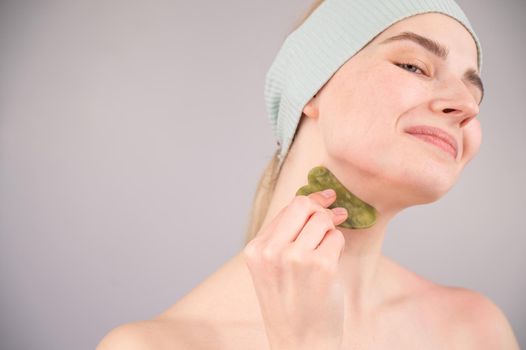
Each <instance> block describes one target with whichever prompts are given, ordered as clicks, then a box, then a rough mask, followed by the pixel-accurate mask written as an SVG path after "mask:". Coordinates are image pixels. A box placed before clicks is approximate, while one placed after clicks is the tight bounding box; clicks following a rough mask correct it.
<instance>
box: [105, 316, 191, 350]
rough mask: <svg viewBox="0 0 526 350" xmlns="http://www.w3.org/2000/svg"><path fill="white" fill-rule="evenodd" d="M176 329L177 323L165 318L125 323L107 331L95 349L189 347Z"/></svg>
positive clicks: (177, 328)
mask: <svg viewBox="0 0 526 350" xmlns="http://www.w3.org/2000/svg"><path fill="white" fill-rule="evenodd" d="M178 331H179V327H178V326H177V323H176V322H173V321H167V320H147V321H137V322H131V323H126V324H123V325H120V326H118V327H116V328H114V329H112V330H111V331H110V332H108V334H106V335H105V336H104V338H102V340H101V341H100V343H99V344H98V345H97V348H96V350H153V349H155V350H162V349H173V350H179V349H181V350H183V349H190V348H189V347H188V346H187V345H186V344H185V342H184V338H182V337H179V335H181V334H180V332H178Z"/></svg>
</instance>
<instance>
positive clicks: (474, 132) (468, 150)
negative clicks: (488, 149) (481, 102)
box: [462, 118, 482, 162]
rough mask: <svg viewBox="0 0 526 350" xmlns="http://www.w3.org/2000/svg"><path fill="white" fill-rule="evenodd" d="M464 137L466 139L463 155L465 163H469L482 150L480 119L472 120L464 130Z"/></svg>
mask: <svg viewBox="0 0 526 350" xmlns="http://www.w3.org/2000/svg"><path fill="white" fill-rule="evenodd" d="M462 137H463V139H464V144H463V147H464V148H463V155H462V157H463V158H464V159H465V162H469V161H470V160H471V159H473V157H475V155H477V153H478V152H479V150H480V145H481V143H482V127H481V125H480V121H479V120H478V119H476V118H475V119H473V120H471V121H470V122H469V123H468V124H467V125H466V126H465V127H464V129H463V132H462Z"/></svg>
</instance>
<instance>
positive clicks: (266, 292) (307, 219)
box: [243, 190, 347, 350]
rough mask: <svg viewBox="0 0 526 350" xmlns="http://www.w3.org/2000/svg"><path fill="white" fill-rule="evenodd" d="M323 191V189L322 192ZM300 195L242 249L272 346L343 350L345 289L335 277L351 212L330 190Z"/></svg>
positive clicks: (281, 349) (278, 347)
mask: <svg viewBox="0 0 526 350" xmlns="http://www.w3.org/2000/svg"><path fill="white" fill-rule="evenodd" d="M324 192H325V191H324ZM329 192H330V193H329V194H331V193H332V195H330V196H329V197H326V196H324V195H323V194H322V192H314V193H311V194H310V195H308V196H301V195H300V196H296V197H294V199H293V200H292V201H291V203H290V204H289V205H287V206H286V207H285V208H283V209H282V210H281V211H280V212H279V213H278V215H277V216H276V217H275V218H274V219H273V221H271V222H270V223H269V224H268V225H267V226H265V227H263V228H261V230H260V231H259V232H258V234H257V236H256V237H255V238H254V239H253V240H252V241H250V242H249V243H248V244H247V245H246V246H245V248H244V250H243V257H244V259H245V262H246V264H247V266H248V269H249V271H250V274H251V276H252V280H253V282H254V286H255V289H256V294H257V297H258V300H259V305H260V308H261V312H262V316H263V320H264V323H265V329H266V332H267V336H268V339H269V344H270V347H271V349H273V350H284V349H286V350H292V349H316V350H322V349H323V350H325V349H330V350H332V349H334V350H336V349H340V346H341V342H342V338H343V318H344V314H343V309H344V304H343V293H342V288H341V285H340V284H339V281H338V279H337V278H336V276H337V271H338V261H339V258H340V254H341V251H342V249H343V247H344V244H345V240H344V237H343V234H342V232H341V231H339V230H337V229H335V226H336V225H339V224H340V223H342V222H343V221H345V219H346V218H347V211H346V210H345V209H343V212H341V211H340V212H338V209H340V208H334V209H332V210H331V209H327V207H328V206H329V205H330V204H331V203H333V202H334V200H335V199H336V195H335V193H334V191H333V190H329Z"/></svg>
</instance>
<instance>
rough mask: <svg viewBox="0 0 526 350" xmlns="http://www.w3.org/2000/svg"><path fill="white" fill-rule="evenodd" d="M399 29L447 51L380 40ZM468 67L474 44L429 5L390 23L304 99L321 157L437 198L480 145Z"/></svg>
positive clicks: (473, 61)
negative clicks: (433, 135)
mask: <svg viewBox="0 0 526 350" xmlns="http://www.w3.org/2000/svg"><path fill="white" fill-rule="evenodd" d="M404 32H412V33H415V34H417V35H420V36H423V37H426V38H428V39H431V40H433V41H434V42H436V43H439V44H440V45H441V46H444V47H446V48H447V58H440V57H437V55H435V54H434V53H432V52H430V51H429V50H427V49H426V48H424V47H423V46H421V45H420V44H418V43H416V42H415V41H413V40H408V39H404V40H390V41H388V42H385V43H382V42H384V41H385V40H386V39H388V38H391V37H394V36H398V35H399V34H401V33H404ZM469 69H474V70H475V72H478V69H477V48H476V45H475V42H474V40H473V38H472V37H471V35H470V34H469V32H468V31H467V30H466V29H465V28H464V27H463V26H462V25H461V24H460V23H459V22H457V21H456V20H454V19H452V18H450V17H448V16H446V15H443V14H438V13H428V14H422V15H417V16H413V17H410V18H407V19H404V20H402V21H400V22H397V23H395V24H394V25H393V26H391V27H389V28H388V29H387V30H385V31H384V32H382V33H381V34H380V35H379V36H378V37H376V38H375V39H374V40H373V41H372V42H371V43H369V45H367V46H366V47H365V48H364V49H363V50H361V51H360V52H359V53H357V54H356V55H355V56H353V58H352V59H350V60H349V61H347V62H346V63H345V64H344V65H343V66H342V67H340V69H339V70H338V71H337V72H336V73H335V75H334V76H333V77H332V78H331V79H330V80H329V81H328V82H327V84H326V85H325V86H324V87H323V88H322V89H321V90H320V92H319V93H318V95H317V97H316V99H317V101H316V102H313V101H312V100H311V102H310V103H316V104H317V109H318V111H319V120H318V122H319V127H320V132H321V134H322V135H321V137H322V139H323V142H324V144H325V147H326V154H327V157H328V158H329V159H328V160H327V163H328V164H333V165H336V166H337V167H338V168H340V170H339V171H340V172H343V173H344V172H345V170H346V169H349V168H350V167H355V168H357V169H359V170H361V171H362V172H364V173H365V174H369V175H370V176H375V177H379V176H380V177H385V178H386V180H388V183H390V184H395V185H400V186H411V187H413V189H414V190H415V189H420V190H423V191H425V195H424V197H421V198H423V202H427V201H433V200H436V199H437V198H439V197H440V196H442V195H443V194H444V193H445V192H447V191H448V190H449V189H450V188H451V187H452V186H453V184H454V183H455V181H456V179H457V177H458V175H459V174H460V172H461V171H462V169H463V168H464V166H465V165H466V164H467V163H468V162H469V161H470V160H471V159H472V158H473V157H474V156H475V154H476V153H477V152H478V150H479V148H480V143H481V138H482V133H481V128H480V123H479V121H478V120H477V119H476V116H477V114H478V113H479V103H480V100H481V97H482V93H481V91H480V90H479V88H478V87H477V84H476V83H473V81H474V80H476V78H471V79H469V80H468V79H466V78H464V73H465V72H466V71H467V70H469ZM419 125H424V126H430V127H435V128H439V129H441V130H443V131H445V132H447V133H448V134H449V135H451V136H452V137H453V139H454V140H455V141H456V143H457V150H456V152H454V151H452V150H451V149H450V150H449V151H446V150H444V149H442V148H440V147H437V146H435V145H434V144H432V143H429V142H426V141H424V139H422V138H420V137H415V136H413V135H411V134H409V133H408V132H406V129H407V128H409V127H414V126H419ZM452 152H453V153H456V155H454V154H452ZM421 194H423V193H421Z"/></svg>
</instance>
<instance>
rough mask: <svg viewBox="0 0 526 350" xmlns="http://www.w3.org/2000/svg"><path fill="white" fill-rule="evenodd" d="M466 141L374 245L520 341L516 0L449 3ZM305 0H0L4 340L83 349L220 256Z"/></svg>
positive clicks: (521, 162) (234, 242)
mask: <svg viewBox="0 0 526 350" xmlns="http://www.w3.org/2000/svg"><path fill="white" fill-rule="evenodd" d="M459 4H460V5H461V6H462V7H463V9H464V10H465V11H466V13H467V14H468V16H469V18H470V20H471V22H472V24H473V26H474V27H475V29H476V31H477V33H478V35H479V36H480V38H481V40H482V44H483V47H484V67H483V71H482V77H483V80H484V81H485V85H486V89H487V92H486V97H485V100H484V102H483V104H482V108H481V113H480V117H479V118H480V120H481V123H482V127H483V131H484V138H483V144H482V148H481V151H480V153H479V155H478V157H477V158H476V159H475V160H474V161H473V162H472V163H471V164H469V165H468V167H467V168H466V169H465V171H464V173H463V174H462V176H461V178H460V180H459V182H458V183H457V185H456V186H455V187H454V188H453V189H452V190H451V191H450V192H449V193H448V194H447V195H446V196H445V197H444V198H443V199H442V200H440V201H438V202H437V203H434V204H432V205H426V206H418V207H413V208H410V209H408V210H407V211H405V212H403V213H402V214H401V215H400V216H399V217H397V218H396V220H394V222H393V223H392V224H391V226H390V228H389V232H388V234H387V240H386V242H385V253H386V255H388V256H390V257H392V258H394V259H395V260H396V261H398V262H400V263H401V264H402V265H404V266H406V267H408V268H409V269H410V270H413V271H415V272H417V273H419V274H422V275H424V276H426V277H427V278H429V279H432V280H434V281H436V282H438V283H443V284H447V285H455V286H462V287H466V288H470V289H474V290H477V291H479V292H481V293H483V294H485V295H487V296H488V297H490V298H491V299H492V300H493V301H494V302H495V303H496V304H497V305H499V306H500V307H501V308H502V309H503V310H504V312H505V313H506V315H507V316H508V318H509V319H510V321H511V323H512V326H513V328H514V330H515V332H516V334H517V337H518V338H519V341H520V342H521V344H522V345H523V346H525V345H526V332H525V331H526V297H525V295H526V251H525V246H526V230H525V228H524V227H525V223H524V221H523V220H524V218H525V217H526V214H525V212H524V209H525V205H524V201H525V198H526V184H525V179H526V164H525V160H526V159H525V156H524V149H525V148H526V137H525V134H526V115H525V112H524V103H525V101H526V93H525V88H524V82H525V81H526V73H525V72H526V69H525V68H524V56H525V54H526V49H525V45H524V37H525V33H526V24H525V22H524V18H525V16H526V2H525V1H523V0H505V1H494V0H459ZM309 5H310V1H303V0H294V1H291V0H289V1H283V0H265V1H247V0H229V1H211V0H208V1H203V0H200V1H197V0H192V1H168V0H164V1H163V0H154V1H152V0H149V1H139V0H132V1H130V0H126V1H124V0H95V1H71V0H40V1H37V0H33V1H25V0H9V1H6V0H4V1H1V2H0V348H1V349H2V350H19V349H20V350H21V349H24V350H25V349H40V350H47V349H49V350H66V349H67V350H71V349H93V348H94V347H95V345H96V344H97V342H98V341H99V340H100V339H101V338H102V337H103V335H104V334H105V333H106V332H107V331H109V330H110V329H111V328H113V327H115V326H117V325H119V324H122V323H125V322H130V321H134V320H141V319H148V318H151V317H153V316H154V315H156V314H158V313H159V312H161V311H162V310H164V309H166V308H167V307H169V306H170V305H172V304H174V303H175V302H176V301H177V300H178V299H179V298H180V297H182V296H183V295H184V294H186V293H187V292H189V291H190V290H191V289H192V288H193V287H195V286H196V285H197V284H199V283H200V282H201V281H202V280H203V279H205V278H206V277H207V276H208V275H210V274H211V273H212V272H214V271H215V270H216V269H217V268H219V267H220V266H221V265H222V264H223V263H224V262H225V261H226V260H228V259H229V258H230V257H232V256H233V255H234V254H236V253H237V252H238V251H239V250H240V248H241V244H242V240H243V237H244V230H245V226H246V224H247V221H248V219H247V217H248V214H249V209H250V204H251V201H252V195H253V192H254V189H255V186H256V184H257V181H258V178H259V175H260V173H261V171H262V170H263V167H264V166H265V165H266V163H267V161H268V160H269V159H270V157H271V155H272V152H273V150H274V147H275V141H274V139H273V136H272V132H271V127H270V124H269V123H268V121H267V117H266V112H265V107H264V100H263V84H264V76H265V73H266V71H267V69H268V67H269V66H270V63H271V62H272V60H273V58H274V56H275V54H276V52H277V50H278V48H279V46H280V45H281V43H282V41H283V39H284V38H285V36H286V35H287V34H288V33H289V31H290V30H291V29H292V27H293V24H294V23H295V22H297V21H298V20H299V18H300V17H301V16H302V14H303V13H304V12H305V10H306V9H307V8H308V7H309Z"/></svg>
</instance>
